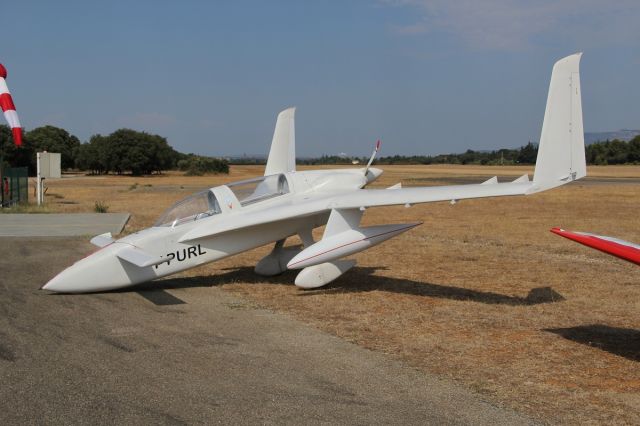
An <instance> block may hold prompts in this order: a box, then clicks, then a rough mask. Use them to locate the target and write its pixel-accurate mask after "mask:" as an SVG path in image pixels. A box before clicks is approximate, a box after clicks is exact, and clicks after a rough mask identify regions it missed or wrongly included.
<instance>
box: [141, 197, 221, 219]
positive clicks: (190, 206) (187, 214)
mask: <svg viewBox="0 0 640 426" xmlns="http://www.w3.org/2000/svg"><path fill="white" fill-rule="evenodd" d="M221 211H222V210H220V204H219V203H218V200H217V199H216V196H215V195H214V194H213V192H211V190H209V189H208V190H206V191H202V192H198V193H196V194H193V195H191V196H189V197H187V198H185V199H184V200H181V201H178V202H177V203H175V204H174V205H173V206H171V207H170V208H169V209H167V211H165V212H164V213H163V214H162V216H160V219H158V221H157V222H156V223H155V224H154V226H176V225H180V224H183V223H185V222H189V221H193V220H198V219H202V218H204V217H209V216H212V215H214V214H218V213H220V212H221Z"/></svg>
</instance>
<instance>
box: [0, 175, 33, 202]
mask: <svg viewBox="0 0 640 426" xmlns="http://www.w3.org/2000/svg"><path fill="white" fill-rule="evenodd" d="M0 183H1V184H2V198H1V200H2V207H9V206H12V205H14V204H19V203H26V202H27V201H29V199H28V197H29V175H28V172H27V168H26V167H7V168H5V169H2V170H1V171H0Z"/></svg>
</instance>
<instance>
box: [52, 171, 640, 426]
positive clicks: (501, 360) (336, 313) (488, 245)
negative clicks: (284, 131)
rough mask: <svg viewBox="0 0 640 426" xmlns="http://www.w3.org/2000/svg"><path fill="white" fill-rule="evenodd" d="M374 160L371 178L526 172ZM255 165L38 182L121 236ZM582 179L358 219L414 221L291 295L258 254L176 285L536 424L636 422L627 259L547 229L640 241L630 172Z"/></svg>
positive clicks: (635, 346) (634, 301) (634, 311)
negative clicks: (115, 216)
mask: <svg viewBox="0 0 640 426" xmlns="http://www.w3.org/2000/svg"><path fill="white" fill-rule="evenodd" d="M381 168H383V169H384V170H385V173H384V174H383V175H382V177H381V178H380V179H379V181H378V182H376V185H375V186H380V187H384V186H390V185H392V184H395V183H396V182H402V183H403V185H404V186H413V185H436V184H445V183H451V182H455V183H459V182H460V183H462V182H469V183H470V182H474V181H475V182H481V181H482V180H484V179H487V178H489V177H491V176H493V175H498V176H499V177H501V178H503V180H504V179H507V178H515V177H518V176H520V175H522V174H524V173H527V172H529V173H530V174H531V173H532V171H533V169H532V168H526V167H474V166H468V167H467V166H382V167H381ZM259 174H261V169H260V168H259V167H232V172H231V174H230V175H229V176H208V177H183V176H180V175H175V174H168V175H163V176H153V177H124V176H122V177H118V176H115V177H114V176H109V177H74V178H63V179H60V180H55V181H54V180H52V181H50V182H48V186H49V190H48V193H47V194H48V207H47V208H48V210H49V211H57V212H58V211H59V212H90V211H93V208H94V203H95V201H102V202H104V203H106V204H107V205H108V206H109V211H110V212H130V213H131V214H132V218H131V220H130V222H129V224H128V226H127V230H126V232H131V231H134V230H137V229H140V228H143V227H147V226H149V225H151V224H152V223H153V221H154V220H155V218H156V217H157V216H158V215H159V214H160V213H161V212H162V211H163V210H164V209H165V208H166V207H168V206H169V205H170V204H172V203H173V202H174V201H176V200H178V199H180V198H182V197H184V196H186V195H188V194H189V193H192V192H194V191H195V190H197V189H200V188H203V187H209V186H214V185H218V184H221V183H224V182H225V181H229V180H237V179H243V178H247V177H250V176H253V175H259ZM589 174H590V176H592V178H591V180H590V179H586V180H584V181H580V182H576V183H573V184H570V185H568V186H566V187H563V188H559V189H556V190H552V191H549V192H545V193H542V194H537V195H533V196H527V197H513V198H496V199H484V200H469V201H462V202H459V203H458V204H456V205H450V204H449V203H434V204H425V205H416V206H413V207H411V208H404V207H402V206H399V207H388V208H377V209H369V210H367V212H366V213H365V215H364V223H365V224H379V223H389V222H391V223H401V222H411V221H424V224H423V225H422V226H420V227H418V228H415V229H414V230H412V231H410V232H407V233H405V234H402V235H401V236H399V237H397V238H395V239H392V240H390V241H388V242H386V243H383V244H381V245H379V246H376V247H374V248H372V249H371V250H368V251H365V252H362V253H359V254H357V255H356V256H355V259H357V261H358V266H357V267H356V268H354V269H352V270H351V271H349V272H348V273H347V274H345V275H344V276H343V277H341V278H340V279H338V280H337V281H335V282H334V283H332V284H330V285H329V286H327V287H325V288H323V289H318V290H315V291H302V290H299V289H297V288H296V287H295V286H294V285H293V280H294V277H295V273H293V272H290V273H285V274H283V275H281V276H279V277H275V278H272V279H264V278H260V277H257V276H255V275H254V274H253V272H252V268H253V266H254V265H255V263H256V262H257V261H258V260H259V259H260V258H261V257H262V256H263V255H264V254H266V253H267V252H268V251H269V248H267V247H263V248H260V249H257V250H254V251H252V252H248V253H244V254H242V255H239V256H236V257H233V258H229V259H227V260H224V261H222V262H219V263H214V264H210V265H207V266H205V267H202V268H199V269H195V270H191V271H188V272H187V273H186V274H185V277H186V278H185V280H184V281H185V286H189V285H193V286H209V285H217V286H221V287H223V288H224V289H226V290H227V291H231V292H234V293H236V294H240V295H242V296H243V297H245V298H247V299H250V300H252V301H253V302H254V303H257V304H259V305H261V306H264V307H267V308H270V309H274V310H277V311H280V312H284V313H286V314H288V315H290V316H292V317H295V318H297V319H300V320H302V321H306V322H307V323H310V324H312V325H313V326H315V327H317V328H320V329H322V330H326V331H328V332H330V333H333V334H335V335H337V336H340V337H342V338H345V339H347V340H349V341H353V342H356V343H357V344H359V345H362V346H365V347H367V348H371V349H373V350H376V351H382V352H385V353H388V354H390V355H391V356H395V357H398V358H400V359H403V360H405V361H406V362H407V363H409V364H410V365H412V366H414V367H415V368H418V369H421V370H424V371H427V372H430V373H435V374H438V375H441V376H443V377H448V378H452V379H454V380H456V381H459V382H461V383H464V384H466V385H467V386H470V387H472V388H474V389H476V390H477V391H478V392H480V393H481V394H483V395H485V396H486V398H487V399H489V400H492V401H495V402H496V403H500V404H504V405H506V406H509V407H513V408H515V409H517V410H520V411H523V412H525V413H527V414H529V415H533V416H535V417H536V418H538V419H541V420H543V421H546V422H550V423H556V422H558V423H567V424H585V423H587V424H588V423H618V424H624V423H629V424H631V423H636V424H637V423H638V421H639V420H638V419H640V368H639V367H640V315H639V314H640V268H638V267H637V266H634V265H632V264H629V263H626V262H623V261H621V260H618V259H615V258H612V257H609V256H607V255H604V254H601V253H599V252H597V251H594V250H591V249H588V248H585V247H583V246H580V245H578V244H575V243H572V242H570V241H568V240H566V239H563V238H560V237H558V236H555V235H553V234H551V233H550V232H549V229H550V228H551V227H552V226H562V227H564V228H566V229H570V230H584V231H591V232H595V233H602V234H605V235H612V236H618V237H621V238H624V239H627V240H630V241H635V242H638V241H640V218H639V215H638V208H639V207H640V184H638V182H640V167H638V166H629V167H592V168H590V169H589ZM317 234H318V236H319V235H320V232H319V231H318V232H317ZM297 243H299V242H298V241H296V240H293V241H291V244H297ZM461 409H464V408H463V407H461Z"/></svg>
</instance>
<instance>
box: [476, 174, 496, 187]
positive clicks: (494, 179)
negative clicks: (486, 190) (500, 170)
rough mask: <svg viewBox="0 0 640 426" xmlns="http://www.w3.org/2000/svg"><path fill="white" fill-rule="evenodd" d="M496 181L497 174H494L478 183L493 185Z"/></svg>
mask: <svg viewBox="0 0 640 426" xmlns="http://www.w3.org/2000/svg"><path fill="white" fill-rule="evenodd" d="M496 183H498V176H494V177H492V178H491V179H487V180H485V181H484V182H482V183H481V184H480V185H495V184H496Z"/></svg>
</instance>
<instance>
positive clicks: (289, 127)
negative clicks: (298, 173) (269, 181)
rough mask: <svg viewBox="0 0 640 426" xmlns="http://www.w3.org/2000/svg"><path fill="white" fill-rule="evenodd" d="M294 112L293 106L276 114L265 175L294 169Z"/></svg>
mask: <svg viewBox="0 0 640 426" xmlns="http://www.w3.org/2000/svg"><path fill="white" fill-rule="evenodd" d="M295 113H296V109H295V107H294V108H288V109H285V110H284V111H282V112H281V113H280V114H278V119H277V121H276V129H275V130H274V132H273V140H272V141H271V150H270V151H269V158H268V159H267V167H266V169H265V171H264V175H265V176H267V175H273V174H276V173H286V172H293V171H295V170H296V128H295Z"/></svg>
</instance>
